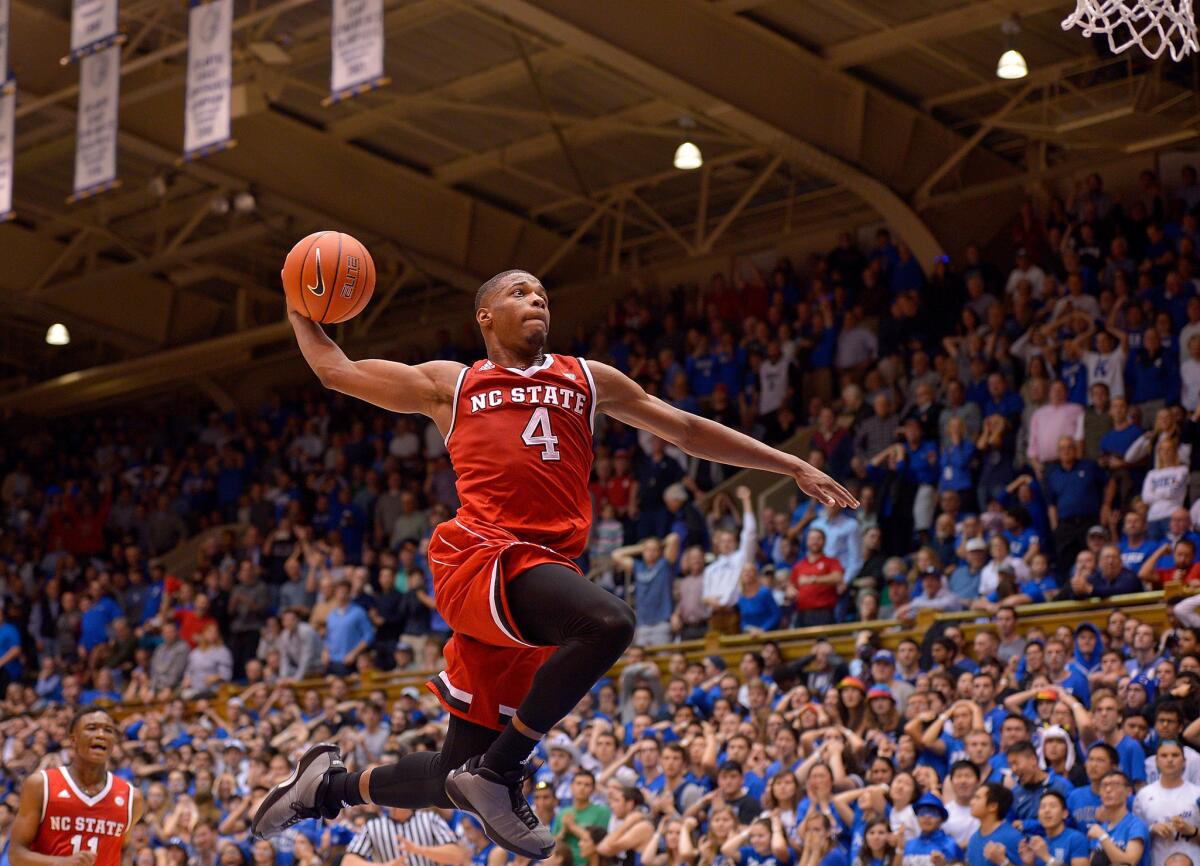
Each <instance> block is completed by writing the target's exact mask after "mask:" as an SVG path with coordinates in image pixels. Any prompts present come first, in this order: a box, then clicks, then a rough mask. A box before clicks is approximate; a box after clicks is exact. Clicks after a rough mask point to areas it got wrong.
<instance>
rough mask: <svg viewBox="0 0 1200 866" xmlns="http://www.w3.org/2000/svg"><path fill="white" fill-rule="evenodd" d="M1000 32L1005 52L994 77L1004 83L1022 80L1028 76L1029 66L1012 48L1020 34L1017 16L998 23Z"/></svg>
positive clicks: (1020, 54)
mask: <svg viewBox="0 0 1200 866" xmlns="http://www.w3.org/2000/svg"><path fill="white" fill-rule="evenodd" d="M1000 32H1001V33H1003V34H1004V45H1005V50H1004V53H1003V54H1001V55H1000V61H999V62H998V63H997V64H996V77H997V78H1003V79H1005V80H1006V81H1015V80H1016V79H1018V78H1024V77H1025V76H1026V75H1028V74H1029V64H1028V63H1026V62H1025V55H1023V54H1022V53H1021V52H1020V51H1018V50H1017V49H1015V48H1013V47H1012V46H1013V40H1014V39H1015V37H1016V35H1017V34H1018V33H1020V32H1021V24H1020V23H1019V22H1018V21H1017V16H1015V15H1014V16H1012V17H1011V18H1006V19H1005V20H1004V21H1002V22H1000Z"/></svg>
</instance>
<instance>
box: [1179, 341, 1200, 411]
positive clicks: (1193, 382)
mask: <svg viewBox="0 0 1200 866" xmlns="http://www.w3.org/2000/svg"><path fill="white" fill-rule="evenodd" d="M1184 345H1186V346H1187V357H1186V358H1184V359H1183V362H1182V363H1181V364H1180V365H1179V380H1180V386H1181V387H1180V392H1179V402H1180V403H1182V404H1183V408H1184V409H1187V410H1188V411H1189V412H1195V411H1196V407H1197V406H1200V333H1194V334H1192V335H1191V336H1190V337H1189V338H1188V341H1187V343H1185V344H1184Z"/></svg>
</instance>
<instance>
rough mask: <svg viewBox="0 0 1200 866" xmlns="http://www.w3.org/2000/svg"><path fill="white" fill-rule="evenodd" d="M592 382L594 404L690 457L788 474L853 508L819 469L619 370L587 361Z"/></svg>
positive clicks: (810, 490)
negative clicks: (674, 402)
mask: <svg viewBox="0 0 1200 866" xmlns="http://www.w3.org/2000/svg"><path fill="white" fill-rule="evenodd" d="M587 365H588V369H589V370H590V371H591V373H592V378H593V379H594V380H595V382H596V394H597V397H596V399H597V403H596V408H597V409H599V410H600V411H601V412H604V413H605V414H606V415H611V416H612V417H613V418H616V419H617V420H619V421H623V422H625V423H626V424H630V425H632V426H634V427H638V428H640V429H642V430H648V431H650V432H651V433H653V434H655V435H656V436H659V437H661V438H663V439H665V440H666V441H668V442H670V443H672V444H674V445H676V446H677V447H679V448H681V449H682V450H683V451H685V452H686V453H688V454H690V455H692V456H693V457H699V458H701V459H702V460H711V461H713V462H716V463H728V464H730V465H732V466H741V467H744V468H746V469H763V470H766V471H767V472H777V473H779V474H780V475H790V476H791V477H792V478H794V479H796V483H797V484H798V485H799V486H800V489H801V490H803V491H804V492H805V493H807V494H808V495H809V496H811V497H813V498H814V499H819V500H820V501H821V502H823V503H825V504H827V505H837V506H840V507H843V508H857V507H858V500H857V499H855V498H854V497H853V496H851V495H850V492H849V491H847V490H846V488H844V487H842V485H840V484H838V483H837V482H836V481H834V480H833V479H832V478H830V477H829V476H828V475H826V474H825V473H824V472H822V471H820V470H819V469H817V468H815V467H813V466H811V465H810V464H808V463H806V462H805V461H803V460H801V459H800V458H799V457H796V456H794V455H791V454H787V453H785V452H783V451H779V450H777V449H775V448H772V447H771V446H769V445H766V444H764V443H762V442H759V441H758V440H757V439H752V438H750V437H749V436H747V435H745V434H744V433H739V432H738V431H737V430H731V429H730V428H728V427H725V426H723V425H721V424H718V423H717V422H715V421H710V420H708V419H707V418H701V417H700V416H699V415H693V414H692V413H691V412H684V411H683V410H682V409H676V408H675V407H674V406H671V405H670V404H668V403H665V402H663V401H662V400H660V399H658V398H657V397H653V396H651V395H650V394H647V393H646V391H645V390H644V389H643V388H642V386H641V385H639V384H638V383H637V382H635V381H633V380H632V379H630V378H629V377H628V376H626V375H625V374H624V373H622V372H621V371H620V370H617V369H616V368H614V367H610V366H609V365H607V364H601V363H599V362H598V361H588V362H587Z"/></svg>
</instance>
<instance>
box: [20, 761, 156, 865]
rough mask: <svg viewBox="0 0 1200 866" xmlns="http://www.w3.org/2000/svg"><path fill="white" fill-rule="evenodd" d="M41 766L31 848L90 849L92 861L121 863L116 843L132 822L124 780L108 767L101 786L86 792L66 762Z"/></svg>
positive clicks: (55, 852) (60, 853)
mask: <svg viewBox="0 0 1200 866" xmlns="http://www.w3.org/2000/svg"><path fill="white" fill-rule="evenodd" d="M41 772H42V785H43V787H42V820H41V822H40V823H39V824H38V831H37V835H36V836H35V837H34V839H33V845H32V846H31V847H32V849H33V850H34V851H36V852H37V853H39V854H48V855H50V856H52V857H70V856H71V855H72V854H75V853H77V852H79V851H91V852H92V853H93V854H95V855H96V866H120V864H121V847H122V846H123V845H124V844H125V834H126V833H128V832H129V827H130V825H131V824H132V823H133V789H132V788H131V787H130V785H129V783H128V782H127V781H125V780H124V779H119V778H117V777H116V776H114V775H113V774H112V773H109V774H108V775H107V778H106V780H105V783H104V787H103V788H101V789H100V791H99V792H98V793H97V794H95V795H92V796H88V795H87V794H85V793H84V792H83V789H82V788H80V787H79V786H78V785H77V784H76V783H75V780H74V779H73V778H72V777H71V771H70V770H69V769H68V768H67V767H56V768H54V769H50V770H42V771H41Z"/></svg>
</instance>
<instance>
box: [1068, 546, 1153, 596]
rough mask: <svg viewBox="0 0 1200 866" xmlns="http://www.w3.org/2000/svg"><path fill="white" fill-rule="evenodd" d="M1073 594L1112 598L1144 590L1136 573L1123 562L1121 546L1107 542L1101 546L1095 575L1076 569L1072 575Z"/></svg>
mask: <svg viewBox="0 0 1200 866" xmlns="http://www.w3.org/2000/svg"><path fill="white" fill-rule="evenodd" d="M1070 589H1071V594H1072V595H1073V596H1074V597H1075V598H1078V599H1084V598H1111V597H1112V596H1114V595H1128V594H1130V593H1134V592H1141V591H1142V582H1141V581H1140V580H1138V577H1137V575H1136V574H1134V573H1133V572H1132V571H1130V570H1129V569H1128V568H1125V566H1124V565H1122V564H1121V548H1119V547H1117V545H1115V544H1106V545H1104V547H1102V548H1100V562H1099V568H1098V569H1097V571H1096V573H1095V574H1093V575H1090V576H1089V575H1086V574H1084V573H1083V572H1081V571H1078V570H1077V571H1076V572H1075V574H1074V575H1073V576H1072V577H1071V587H1070Z"/></svg>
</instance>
